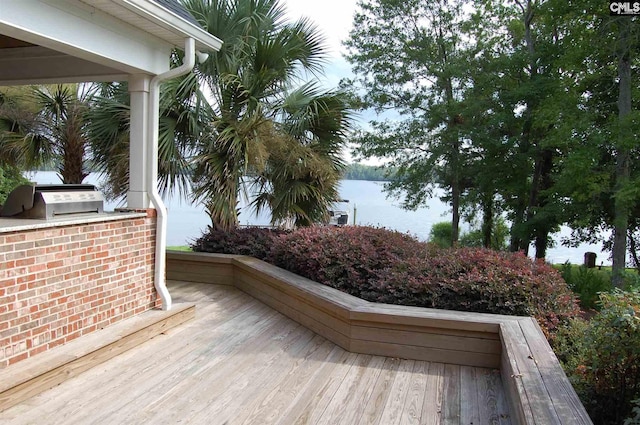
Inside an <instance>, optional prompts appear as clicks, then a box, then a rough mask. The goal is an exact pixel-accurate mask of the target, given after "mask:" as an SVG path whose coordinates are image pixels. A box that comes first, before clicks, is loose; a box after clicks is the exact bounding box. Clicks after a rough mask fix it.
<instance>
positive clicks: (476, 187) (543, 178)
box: [346, 0, 640, 276]
mask: <svg viewBox="0 0 640 425" xmlns="http://www.w3.org/2000/svg"><path fill="white" fill-rule="evenodd" d="M359 5H360V10H359V12H358V13H357V14H356V17H355V19H354V26H355V29H354V30H353V31H352V33H351V35H350V38H349V40H348V41H347V43H346V44H347V47H348V48H349V49H350V54H349V56H348V59H349V60H350V61H351V62H352V63H353V65H354V71H355V73H356V75H357V78H356V80H355V81H354V82H352V83H357V84H356V85H355V87H356V90H359V92H357V93H359V94H360V96H361V98H362V99H361V100H362V106H363V107H366V108H373V109H374V110H375V111H377V112H386V111H388V110H394V111H395V112H396V115H393V114H387V115H384V114H383V115H380V117H379V119H377V120H375V121H374V122H372V125H371V127H372V131H368V132H363V133H362V134H361V135H360V137H359V140H358V141H359V147H358V148H357V152H358V153H359V154H360V155H361V156H363V157H367V158H368V157H386V158H390V159H391V160H392V163H393V164H394V165H397V166H398V170H399V171H398V179H397V180H395V181H394V182H392V183H391V184H389V185H388V186H387V188H388V189H389V190H391V191H392V193H395V194H398V195H401V194H404V195H405V196H406V202H405V206H406V207H416V206H418V205H419V204H421V203H425V201H426V200H427V199H428V198H429V197H430V196H432V194H433V188H434V187H439V188H442V189H445V191H446V196H445V197H444V199H445V200H447V201H449V202H450V204H451V206H452V211H453V218H452V223H453V229H454V233H453V235H452V242H455V241H456V239H457V232H456V231H455V229H456V228H457V223H458V221H459V217H460V216H461V215H463V216H467V217H470V218H471V219H472V220H475V219H476V216H479V217H481V219H482V226H481V228H482V229H483V239H484V243H485V245H486V244H488V242H489V238H490V235H491V232H492V229H493V228H494V226H495V225H496V223H495V222H494V217H497V216H500V215H503V214H504V215H505V216H506V217H507V218H508V220H509V222H510V223H511V229H510V234H511V235H510V248H511V249H512V250H523V251H527V250H528V248H529V245H530V243H531V242H533V243H534V245H535V249H536V257H539V258H544V256H545V254H546V249H547V247H549V246H551V243H552V241H551V238H550V235H551V234H552V233H554V232H556V231H557V230H558V229H559V226H560V225H562V224H569V225H570V226H571V227H572V228H573V229H574V230H576V234H575V238H574V241H576V242H578V241H590V242H594V239H598V238H599V237H600V236H599V235H601V234H602V232H601V231H602V230H610V231H611V234H612V235H613V236H612V239H611V241H609V243H608V244H605V248H607V247H608V248H609V249H611V250H612V251H613V252H614V255H613V257H614V263H615V265H616V268H620V267H623V266H624V255H622V256H621V255H620V252H622V253H623V254H624V249H621V248H620V247H628V248H631V249H632V250H633V253H632V258H637V257H638V255H637V253H635V248H633V246H637V243H636V242H637V238H634V239H632V238H631V236H632V235H635V234H637V233H638V229H639V228H638V222H637V220H636V218H635V217H638V216H640V214H638V213H640V208H639V207H640V205H639V204H640V202H639V201H640V191H639V190H638V187H640V185H639V184H638V177H637V175H636V174H637V169H638V166H637V164H638V161H637V159H638V154H639V153H640V150H639V149H638V143H637V140H638V133H639V132H640V125H639V124H638V123H640V120H638V113H637V111H638V101H637V95H638V89H639V88H640V86H639V85H638V81H640V78H638V65H639V63H640V62H639V60H638V54H637V53H638V32H639V30H638V29H639V28H640V27H639V26H638V25H637V19H638V18H637V17H628V16H627V17H621V18H616V17H610V16H609V14H608V10H607V9H606V7H602V4H601V3H599V2H596V1H595V0H571V1H569V2H567V1H560V0H546V1H545V0H514V1H513V2H497V1H476V2H474V8H473V9H471V8H469V9H465V10H468V13H462V12H461V9H460V7H459V4H458V3H456V1H455V0H451V1H439V2H436V3H429V4H427V3H424V2H418V1H411V2H397V1H393V0H363V1H361V2H360V4H359ZM627 74H628V75H627ZM447 83H450V84H447ZM449 87H451V88H453V90H452V91H450V92H451V93H453V96H448V95H447V89H448V88H449ZM621 108H622V109H621ZM385 116H386V117H387V118H386V119H385V118H384V117H385ZM627 240H628V241H629V243H627ZM616 258H617V259H616ZM615 275H616V273H614V276H615Z"/></svg>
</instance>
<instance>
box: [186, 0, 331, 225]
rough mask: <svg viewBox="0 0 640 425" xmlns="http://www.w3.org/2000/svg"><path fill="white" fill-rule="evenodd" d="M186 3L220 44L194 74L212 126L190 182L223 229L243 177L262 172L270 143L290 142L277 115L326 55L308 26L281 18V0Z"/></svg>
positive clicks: (234, 220)
mask: <svg viewBox="0 0 640 425" xmlns="http://www.w3.org/2000/svg"><path fill="white" fill-rule="evenodd" d="M183 3H184V5H185V6H186V8H187V9H188V10H189V11H190V12H191V13H192V14H193V16H195V17H196V19H198V21H199V22H200V23H201V25H202V26H203V27H204V28H205V29H206V30H207V31H209V32H210V33H211V34H213V35H215V36H216V37H218V38H220V39H222V40H223V42H224V44H223V46H222V49H221V50H220V52H217V53H215V54H213V55H211V57H210V58H209V59H208V60H207V61H206V62H205V63H204V64H201V65H198V67H197V70H196V74H197V75H198V78H199V80H200V81H201V82H202V84H203V85H204V86H205V88H206V90H207V91H208V92H209V93H211V97H212V101H211V103H210V105H211V115H212V117H213V122H212V123H211V126H210V129H209V134H208V135H207V137H205V138H203V139H201V140H200V143H199V144H198V148H197V151H198V154H197V155H196V156H195V158H194V159H195V161H194V164H195V168H194V177H193V181H194V199H195V200H197V201H199V202H201V203H203V204H204V205H205V208H206V209H207V212H208V213H209V215H210V217H211V221H212V226H213V227H214V228H220V229H223V230H228V229H231V228H233V227H235V226H237V224H238V213H237V205H238V196H239V194H240V192H241V189H242V177H243V175H246V174H247V173H249V172H252V173H256V174H261V173H263V171H265V170H266V168H265V167H266V164H267V160H268V157H269V151H268V149H267V146H269V145H270V144H271V145H273V143H274V142H275V141H280V142H282V141H286V140H287V138H288V137H293V139H295V136H293V135H288V134H287V128H286V126H284V125H277V119H278V113H280V112H281V111H283V109H282V108H283V104H284V102H285V98H286V93H287V91H288V90H290V88H291V87H292V86H293V85H294V84H295V83H297V82H299V81H300V76H301V73H302V72H305V71H306V72H310V73H317V72H319V71H320V70H321V68H322V64H323V63H324V60H325V50H324V48H323V44H322V37H321V36H320V34H319V32H318V30H317V29H316V28H315V27H314V26H313V25H312V24H311V23H310V21H308V20H306V19H302V20H299V21H297V22H294V23H288V22H286V21H285V20H284V14H285V10H284V8H283V7H282V5H281V4H280V2H279V1H278V0H238V1H230V0H212V1H206V0H185V1H184V2H183ZM291 128H293V127H291ZM266 175H268V174H264V176H265V177H266ZM261 186H262V187H264V185H261ZM275 187H276V186H273V188H275ZM296 198H297V199H300V198H299V197H296ZM290 205H293V204H290Z"/></svg>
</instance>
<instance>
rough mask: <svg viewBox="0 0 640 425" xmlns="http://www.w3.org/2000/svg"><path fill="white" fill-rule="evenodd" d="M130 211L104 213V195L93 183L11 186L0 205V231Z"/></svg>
mask: <svg viewBox="0 0 640 425" xmlns="http://www.w3.org/2000/svg"><path fill="white" fill-rule="evenodd" d="M131 214H132V212H131V211H128V210H116V211H113V212H105V211H104V196H103V195H102V193H101V192H100V191H99V190H97V188H96V187H95V186H94V185H92V184H26V185H21V186H18V187H16V188H15V189H13V190H12V191H11V193H9V196H8V197H7V200H6V201H5V203H4V205H2V206H1V207H0V233H4V232H7V231H16V230H21V229H25V230H28V229H36V228H45V227H55V226H61V225H69V224H80V223H91V222H97V221H110V220H118V219H121V218H122V217H123V216H130V215H131ZM134 214H138V215H140V214H141V213H140V212H138V213H134ZM142 215H144V213H142Z"/></svg>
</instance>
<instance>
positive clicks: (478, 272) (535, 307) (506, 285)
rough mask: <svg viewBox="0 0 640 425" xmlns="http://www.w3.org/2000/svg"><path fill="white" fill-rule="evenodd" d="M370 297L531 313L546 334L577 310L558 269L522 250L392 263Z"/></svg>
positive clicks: (467, 251) (450, 253) (451, 253)
mask: <svg viewBox="0 0 640 425" xmlns="http://www.w3.org/2000/svg"><path fill="white" fill-rule="evenodd" d="M371 286H372V288H373V290H372V291H371V292H367V293H365V294H364V296H365V298H367V299H369V300H371V301H378V302H386V303H394V304H403V305H415V306H422V307H433V308H442V309H450V310H463V311H473V312H479V313H495V314H507V315H526V316H534V317H535V318H536V319H537V320H538V323H539V324H540V326H541V328H542V329H543V331H545V334H546V335H547V336H548V337H549V336H551V335H552V333H553V332H554V331H555V329H556V328H557V326H558V324H560V323H561V322H565V321H567V320H568V319H569V318H572V317H575V316H576V315H577V314H578V313H579V309H578V307H577V304H576V300H575V297H574V295H573V293H572V292H571V291H570V290H569V288H568V287H567V285H566V284H565V282H563V281H562V278H561V277H560V275H559V274H558V272H557V271H556V270H554V269H553V268H552V267H551V266H549V265H547V264H545V263H544V262H541V261H535V262H534V261H532V260H531V259H529V258H528V257H526V256H525V255H524V254H521V253H506V252H497V251H492V250H487V249H474V248H460V249H455V250H453V249H448V250H440V251H437V252H436V253H435V255H432V256H427V257H425V258H420V259H418V258H412V259H410V260H409V261H404V262H400V263H396V264H394V265H392V266H391V267H389V268H387V269H385V270H383V271H381V272H380V273H378V275H377V277H376V279H375V280H374V281H373V282H372V283H371Z"/></svg>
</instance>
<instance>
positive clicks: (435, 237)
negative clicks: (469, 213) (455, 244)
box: [429, 221, 453, 248]
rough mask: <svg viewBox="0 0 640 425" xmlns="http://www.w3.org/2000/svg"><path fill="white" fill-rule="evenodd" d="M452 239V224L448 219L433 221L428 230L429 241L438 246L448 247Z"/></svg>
mask: <svg viewBox="0 0 640 425" xmlns="http://www.w3.org/2000/svg"><path fill="white" fill-rule="evenodd" d="M452 240H453V226H452V225H451V223H450V222H448V221H442V222H440V223H434V225H433V226H431V230H430V231H429V242H431V243H433V244H436V245H437V246H439V247H440V248H449V247H450V246H451V241H452Z"/></svg>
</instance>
